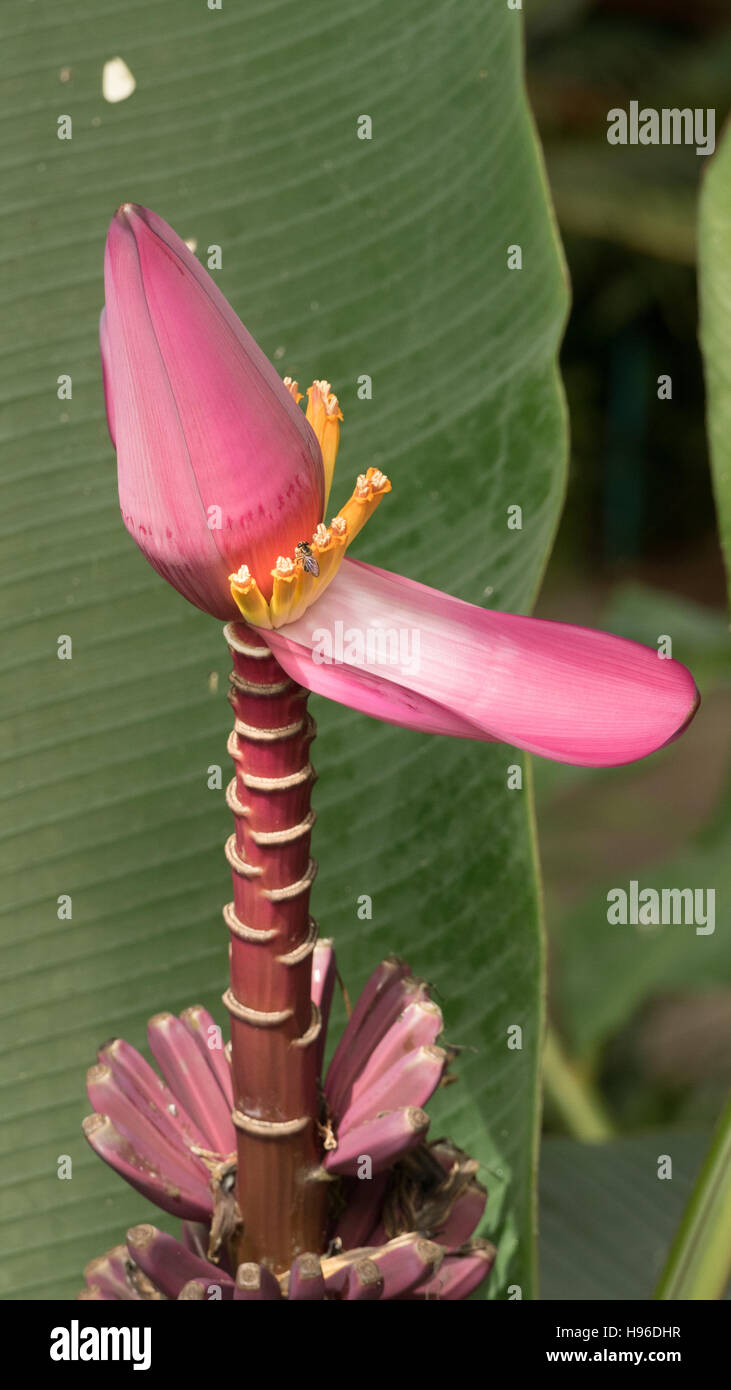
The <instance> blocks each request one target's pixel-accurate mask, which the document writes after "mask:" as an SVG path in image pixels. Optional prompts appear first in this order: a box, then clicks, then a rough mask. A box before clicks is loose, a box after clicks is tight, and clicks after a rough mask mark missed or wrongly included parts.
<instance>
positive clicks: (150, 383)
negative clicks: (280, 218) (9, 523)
mask: <svg viewBox="0 0 731 1390" xmlns="http://www.w3.org/2000/svg"><path fill="white" fill-rule="evenodd" d="M105 293H106V313H105V316H104V323H103V324H102V327H101V345H102V360H103V372H104V377H105V390H106V397H107V409H108V414H109V417H110V429H111V431H112V433H113V435H114V439H115V444H116V449H117V460H118V473H119V498H120V504H121V508H122V516H123V519H124V523H125V525H126V527H127V529H128V531H129V532H130V534H131V535H132V537H133V538H134V540H135V541H136V542H137V544H138V545H139V547H140V549H141V550H142V551H143V553H144V554H145V556H146V557H147V559H148V560H149V561H150V563H151V564H152V565H153V566H154V568H155V569H156V570H157V571H158V573H159V574H161V575H162V576H163V578H165V579H167V580H168V581H169V582H170V583H171V584H173V585H174V586H175V587H176V588H177V589H178V590H179V591H180V592H181V593H182V594H184V596H185V597H186V598H188V599H189V600H190V601H191V602H192V603H195V604H196V605H197V606H198V607H199V608H203V609H204V610H205V611H206V612H209V613H212V614H213V615H214V616H215V617H219V618H232V617H234V618H235V617H238V616H239V613H238V610H237V608H236V605H235V604H234V602H233V599H232V598H231V595H230V591H229V585H228V574H229V573H230V572H231V571H232V570H235V569H237V568H238V567H239V565H241V564H242V563H244V562H245V563H246V564H247V565H248V566H249V568H250V570H251V571H252V573H253V574H254V575H255V576H256V578H257V579H258V581H259V585H260V587H262V589H264V590H266V591H267V592H268V591H270V589H271V578H270V574H269V571H270V569H271V567H272V565H273V564H274V563H275V561H276V558H277V555H279V554H284V555H288V554H291V553H293V551H294V547H295V545H296V544H297V542H298V541H300V540H302V539H303V538H304V539H306V538H307V537H309V536H310V535H311V533H312V531H313V530H314V528H315V526H316V525H317V524H318V522H319V521H320V520H321V515H322V505H323V489H324V475H323V467H322V459H321V456H320V449H319V445H318V443H317V440H316V438H315V435H314V433H313V431H312V430H311V429H310V426H309V425H308V424H307V421H306V420H305V417H304V413H303V412H302V411H301V410H300V409H299V407H298V406H297V405H296V404H295V402H294V400H293V399H292V397H291V395H290V394H289V392H288V391H287V389H286V387H285V386H284V385H283V383H282V381H281V380H280V378H279V377H278V376H277V373H276V372H275V370H274V368H273V367H272V365H271V363H270V362H268V361H267V358H266V357H265V356H264V353H263V352H262V351H261V349H260V348H259V347H258V346H257V344H256V343H255V342H254V339H253V338H252V337H251V335H250V334H249V333H247V331H246V329H245V328H244V326H243V324H242V323H241V322H240V321H239V319H238V318H237V317H236V315H235V314H234V312H233V310H232V309H231V307H230V305H229V304H227V302H226V300H225V299H224V297H223V295H222V294H221V292H220V290H219V289H218V288H217V286H216V285H215V284H214V282H213V280H212V279H211V277H210V276H209V275H208V274H207V272H206V271H205V270H204V269H203V267H202V266H201V265H200V263H199V262H198V261H197V260H196V258H195V256H194V255H193V254H192V252H191V251H190V250H189V249H188V247H187V246H186V245H185V243H184V242H183V241H181V239H180V238H179V237H178V236H177V235H176V233H175V232H174V231H173V230H172V228H171V227H169V226H168V225H167V223H165V222H163V220H162V218H160V217H157V216H156V215H155V213H152V212H149V211H147V210H146V209H145V208H140V207H137V206H135V205H133V204H125V205H124V206H123V207H121V208H120V209H119V210H118V212H117V213H116V215H115V216H114V218H113V219H112V223H111V226H110V228H109V234H108V237H107V247H106V257H105ZM211 507H217V508H220V516H219V515H218V514H217V513H211V512H210V511H209V508H211ZM211 520H213V521H218V520H220V526H217V525H214V526H212V527H211V526H209V522H210V521H211Z"/></svg>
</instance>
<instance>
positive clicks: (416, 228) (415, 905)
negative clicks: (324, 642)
mask: <svg viewBox="0 0 731 1390" xmlns="http://www.w3.org/2000/svg"><path fill="white" fill-rule="evenodd" d="M3 28H4V36H3V74H2V79H1V80H0V89H1V95H0V108H1V112H2V144H1V146H0V148H1V149H2V165H3V200H2V218H3V235H2V241H1V243H0V275H1V276H2V279H1V281H0V298H1V300H2V316H1V322H2V330H1V332H2V341H1V343H0V353H1V354H2V373H1V378H0V380H1V384H0V434H1V435H2V440H3V445H4V462H3V468H2V477H1V478H0V487H1V488H2V512H1V515H0V530H1V531H2V544H3V554H4V565H3V574H2V580H1V582H0V603H1V609H0V625H1V628H2V642H3V671H2V676H1V677H0V711H1V712H2V724H1V733H2V744H1V746H0V758H1V759H2V766H3V779H2V791H1V792H0V796H1V797H2V804H3V809H4V816H3V823H2V838H1V841H0V875H1V877H2V890H1V902H2V918H1V922H2V933H3V945H2V964H1V967H0V969H1V977H2V986H1V988H0V994H1V996H2V997H1V999H0V1011H1V1013H2V1022H3V1032H2V1043H1V1046H2V1059H1V1064H0V1065H1V1070H0V1086H1V1087H2V1097H3V1099H2V1110H3V1116H4V1119H3V1125H2V1129H1V1131H0V1150H1V1153H0V1204H1V1205H0V1217H1V1220H2V1248H3V1260H2V1263H1V1265H0V1281H1V1284H2V1289H3V1291H4V1294H5V1296H6V1297H10V1298H47V1297H52V1296H58V1295H60V1296H68V1297H71V1296H73V1294H74V1292H75V1291H76V1289H77V1288H78V1287H79V1285H80V1283H81V1271H82V1267H83V1265H84V1263H85V1261H87V1260H88V1259H89V1258H91V1257H92V1256H93V1255H95V1254H97V1253H100V1252H101V1251H102V1250H103V1249H105V1248H107V1247H108V1246H109V1245H111V1244H114V1243H116V1242H118V1241H119V1240H120V1239H121V1238H123V1234H124V1231H125V1229H126V1227H127V1226H128V1225H129V1224H130V1223H131V1222H134V1221H139V1220H144V1219H148V1218H149V1216H150V1215H151V1214H152V1213H151V1212H150V1209H149V1208H148V1207H147V1205H146V1204H145V1203H144V1202H143V1200H142V1199H141V1198H138V1197H137V1195H136V1194H135V1193H133V1192H132V1191H131V1190H130V1189H128V1188H127V1187H126V1186H125V1185H124V1184H123V1183H122V1182H121V1180H119V1179H117V1178H116V1177H115V1176H114V1175H113V1174H112V1173H111V1172H110V1171H109V1170H108V1169H106V1168H105V1167H104V1166H103V1165H102V1164H101V1163H100V1162H99V1161H98V1160H97V1159H96V1158H95V1157H94V1156H93V1155H92V1154H91V1152H90V1151H89V1150H88V1149H87V1148H86V1147H85V1144H84V1141H83V1140H82V1137H81V1133H80V1129H79V1122H80V1120H81V1117H82V1115H83V1114H84V1113H85V1111H86V1109H87V1108H88V1106H87V1105H86V1103H85V1099H84V1084H83V1083H84V1071H85V1068H86V1066H87V1065H88V1064H90V1063H91V1062H92V1061H93V1060H94V1052H95V1047H96V1045H97V1044H98V1043H100V1042H101V1041H103V1040H104V1039H106V1038H107V1037H109V1036H110V1034H115V1033H119V1034H123V1035H124V1036H126V1037H127V1038H129V1039H130V1040H131V1041H133V1042H134V1043H135V1044H137V1045H141V1044H142V1041H143V1037H144V1021H145V1019H146V1017H147V1016H149V1015H150V1014H151V1013H153V1012H156V1011H159V1010H160V1009H163V1008H167V1009H171V1010H177V1009H179V1008H181V1007H183V1006H185V1005H187V1004H190V1003H192V1002H194V1001H196V1000H200V1001H201V1002H203V1003H205V1004H207V1005H208V1006H209V1007H211V1008H212V1009H213V1011H214V1013H216V1015H217V1016H219V1017H220V1016H221V1014H222V1008H221V1005H220V994H221V991H222V989H223V987H224V984H225V969H226V950H225V932H224V929H223V926H222V923H221V920H220V916H219V908H220V906H221V904H222V903H224V902H225V901H226V900H227V898H228V897H229V886H228V882H227V870H226V866H225V861H224V859H223V854H222V843H223V839H224V837H225V835H226V834H227V831H228V816H227V814H226V811H225V807H224V806H223V799H222V797H221V796H219V795H217V794H215V793H213V792H211V791H209V790H208V789H207V785H206V776H207V769H208V767H209V766H210V765H211V764H214V763H223V764H224V765H225V762H226V757H225V738H226V733H227V728H228V725H229V710H228V706H227V704H226V701H225V698H224V694H223V690H224V688H225V677H226V671H227V666H226V659H225V653H224V646H223V641H222V638H221V634H220V631H219V629H218V626H217V624H216V623H214V622H213V621H212V620H210V619H207V618H206V617H204V616H203V615H202V614H199V613H197V612H194V611H192V610H191V609H189V608H188V607H187V606H186V605H185V603H184V601H183V600H182V599H180V598H178V597H177V595H175V594H174V593H172V592H171V591H169V590H168V589H167V588H166V586H165V585H164V584H163V583H162V582H161V581H160V580H159V579H158V578H157V577H156V576H155V575H154V574H153V573H152V571H151V570H149V569H148V567H147V565H146V563H145V562H144V560H143V559H142V557H141V556H140V555H139V553H138V552H137V551H136V549H135V547H134V545H133V544H132V542H131V541H130V540H129V538H128V536H127V535H126V533H125V531H124V529H123V527H122V524H121V521H120V519H119V514H118V508H117V502H116V487H115V471H114V460H113V455H112V451H111V447H110V445H109V442H108V439H107V437H106V430H105V425H104V419H103V406H102V396H101V388H100V380H99V366H98V359H97V348H96V329H97V317H98V313H99V309H100V307H101V303H102V297H103V286H102V250H103V242H104V236H105V232H106V226H107V223H108V219H109V217H110V215H111V213H112V212H113V210H114V208H115V206H116V205H117V204H118V203H119V202H121V201H124V200H127V199H130V200H136V201H140V202H143V203H146V204H148V205H150V206H152V207H154V208H155V209H156V210H157V211H158V212H160V213H161V214H162V215H163V216H164V217H166V218H167V219H168V220H169V221H170V222H172V223H173V225H174V226H175V227H176V229H177V230H178V231H179V232H180V233H181V235H183V236H184V237H195V238H196V239H197V242H198V247H199V251H200V252H202V253H204V254H205V250H206V248H207V247H208V246H209V245H212V244H217V245H220V246H221V247H222V249H223V267H222V269H221V270H220V272H218V273H217V274H218V280H219V283H220V285H221V287H222V289H223V290H224V292H225V293H226V294H227V296H228V297H229V298H230V300H231V302H232V303H233V305H234V306H235V308H236V309H237V311H238V312H239V313H240V315H241V316H242V318H243V319H244V320H245V322H246V323H247V325H248V326H249V328H250V329H251V330H252V331H253V333H254V334H255V336H256V337H257V338H258V340H259V342H260V343H261V345H262V347H263V348H264V349H265V351H266V352H267V353H268V354H269V355H270V356H271V357H272V358H273V360H274V361H275V363H276V365H277V367H278V368H279V369H280V370H281V371H282V373H286V372H289V373H291V374H292V375H296V376H297V377H298V379H299V380H300V382H303V381H305V380H306V381H309V380H310V379H312V377H313V376H327V377H328V378H329V379H331V380H332V381H333V383H334V386H335V388H336V389H337V391H338V394H339V395H340V397H341V400H342V404H343V408H344V411H345V417H346V426H345V432H344V442H343V446H342V452H341V461H340V465H339V471H340V478H341V482H340V488H341V489H342V490H343V491H345V481H344V480H345V479H346V478H347V479H350V478H351V477H352V476H354V475H355V473H356V472H358V471H359V470H362V469H364V468H365V467H367V466H368V465H369V464H378V465H379V466H381V467H383V468H385V469H387V471H388V472H389V474H390V475H391V477H392V479H393V483H394V494H393V497H392V498H391V499H389V503H388V508H387V509H386V508H384V509H383V510H382V512H381V513H379V517H378V523H377V524H376V525H374V526H373V527H372V528H369V532H368V539H367V542H366V541H365V539H364V540H363V542H362V543H361V544H360V545H359V547H358V553H359V554H360V555H361V556H362V557H365V558H368V559H369V560H371V561H373V562H375V563H378V564H383V565H386V566H389V567H392V568H397V569H400V570H402V571H403V572H405V573H406V574H408V575H410V576H412V577H414V578H418V579H423V580H426V581H429V582H432V583H435V584H437V585H439V586H440V587H443V588H444V589H447V590H450V591H451V592H453V593H455V594H458V595H460V596H462V597H464V598H467V599H470V600H472V601H474V602H477V603H483V602H488V601H489V603H490V604H491V605H492V606H495V607H506V608H511V609H525V608H526V606H527V605H528V604H529V602H530V600H531V597H532V595H533V593H534V591H535V588H536V585H537V582H538V579H539V576H540V573H541V570H542V567H543V564H544V560H545V556H546V553H547V548H548V545H549V543H550V540H551V537H552V534H553V531H554V528H555V524H556V520H557V513H558V510H559V507H560V502H561V497H562V490H563V473H564V434H565V430H564V418H563V410H562V403H561V396H560V390H559V386H558V381H557V375H556V370H555V354H556V349H557V344H558V341H559V336H560V331H561V327H562V322H563V319H564V316H565V312H566V289H565V283H564V276H563V272H562V267H561V263H560V256H559V251H558V247H557V241H556V236H555V232H554V228H553V225H552V222H551V217H550V213H549V210H548V206H547V197H546V190H545V183H544V179H543V174H542V170H541V166H540V158H539V154H538V151H537V146H536V140H535V136H534V132H533V129H532V126H531V123H530V119H529V115H528V109H527V104H526V100H525V95H524V91H523V86H522V77H521V31H520V17H519V15H516V13H514V12H512V11H511V10H509V9H508V8H507V6H505V5H493V6H490V7H489V8H488V7H486V6H485V5H484V4H483V3H482V0H460V3H459V4H457V3H454V4H443V5H439V6H424V5H423V4H422V3H421V0H403V2H402V3H400V4H399V5H398V6H395V5H393V4H391V3H386V0H369V2H368V3H365V4H363V3H360V0H344V3H342V4H341V5H339V6H337V7H336V8H335V9H330V10H327V11H325V10H318V11H312V10H311V9H308V8H307V7H302V6H301V5H297V4H295V3H294V2H293V0H282V2H281V3H277V4H274V5H271V4H269V5H262V4H257V3H254V2H253V0H252V2H251V3H246V4H239V5H237V4H234V3H226V4H225V5H224V7H223V9H222V10H221V11H209V10H207V8H206V6H205V4H204V3H203V0H174V2H173V0H144V3H141V0H137V3H134V0H125V3H117V4H114V5H109V6H101V7H98V8H95V9H94V11H93V16H91V15H90V11H89V7H88V4H87V3H82V2H81V0H68V3H66V4H64V5H63V6H61V7H59V6H58V5H57V4H53V3H51V0H36V3H30V0H25V3H20V4H18V5H16V6H13V7H11V8H9V9H8V8H6V10H5V11H4V14H3ZM117 54H119V55H121V56H122V57H123V58H124V59H125V61H126V62H127V63H128V64H129V66H130V68H131V70H132V71H133V73H134V75H135V77H136V80H137V90H136V92H135V93H134V95H133V96H132V97H131V98H130V99H129V100H128V101H126V102H124V103H121V104H119V105H115V106H111V105H108V104H107V103H106V102H105V101H104V100H103V98H102V95H101V72H102V65H103V62H104V61H105V60H106V59H109V58H111V57H113V56H116V55H117ZM363 113H367V114H369V115H370V116H371V118H372V120H373V139H372V141H370V142H366V141H360V140H358V139H357V138H356V122H357V118H358V116H359V115H360V114H363ZM65 114H68V115H70V116H71V117H72V121H73V138H72V140H70V141H61V140H59V139H58V138H57V119H58V117H59V116H60V115H65ZM516 242H518V243H520V244H521V246H522V249H523V270H522V271H521V272H519V273H518V272H509V271H508V270H507V269H506V248H507V246H508V245H510V244H513V243H516ZM364 372H365V373H368V374H369V375H371V377H372V379H373V400H372V402H370V403H361V402H358V401H357V399H356V396H355V382H356V378H357V376H358V375H360V374H361V373H364ZM65 373H68V374H70V375H71V376H72V378H73V399H72V400H71V401H69V402H65V401H59V399H58V398H57V394H56V390H57V378H58V376H59V375H61V374H65ZM516 502H518V503H520V504H521V505H522V507H523V512H524V530H523V531H522V532H519V533H516V532H512V531H508V530H507V528H506V525H505V518H506V508H507V506H508V505H509V504H513V503H516ZM60 634H68V635H70V636H71V637H72V639H73V659H72V660H71V661H60V660H58V658H57V640H58V637H59V635H60ZM211 673H216V674H217V676H218V678H219V688H218V692H217V693H215V692H214V691H213V690H212V689H211V686H212V685H213V684H215V682H214V681H211ZM313 704H314V712H315V715H316V718H317V720H318V723H319V726H320V738H319V739H318V742H317V744H316V745H315V758H316V763H317V765H318V768H319V771H320V774H321V781H320V783H319V786H318V789H317V792H316V808H317V811H318V815H319V823H318V828H317V835H316V853H318V854H319V857H320V860H321V863H322V868H321V872H320V876H319V878H318V880H317V884H316V888H315V894H314V911H315V913H316V915H317V917H318V919H319V922H320V926H321V930H322V931H324V932H326V933H327V934H328V935H333V936H335V937H336V939H337V944H338V949H339V959H340V966H341V970H342V974H343V976H344V978H345V980H346V982H347V985H348V988H349V990H350V992H351V994H352V993H354V992H355V991H356V990H357V989H358V988H359V986H360V985H361V984H362V982H363V981H364V979H365V977H366V975H367V973H368V972H369V970H370V969H371V968H372V967H373V966H374V965H375V964H376V963H377V961H378V960H379V959H380V958H381V956H382V955H383V954H384V953H386V952H388V951H394V950H395V951H398V952H400V953H401V954H403V955H405V956H407V958H408V959H409V960H410V961H411V964H412V966H413V968H414V970H415V971H417V972H418V973H421V974H424V975H426V976H427V977H428V978H429V979H430V980H432V981H433V982H434V985H435V987H436V989H437V991H438V994H439V997H440V1000H441V1001H442V1003H443V1006H444V1010H445V1014H446V1019H447V1030H448V1038H449V1040H450V1041H451V1042H454V1043H459V1044H462V1045H463V1046H464V1047H465V1049H466V1050H465V1052H464V1053H463V1054H462V1056H461V1058H460V1063H459V1068H458V1070H459V1074H460V1084H459V1085H455V1086H452V1087H450V1088H448V1089H447V1090H446V1091H444V1092H443V1093H442V1094H441V1095H440V1096H439V1097H438V1098H437V1101H436V1103H435V1105H434V1107H433V1108H434V1114H435V1120H434V1124H433V1130H432V1132H433V1133H434V1134H437V1133H440V1132H445V1131H449V1132H451V1134H452V1135H453V1137H454V1138H455V1139H456V1140H457V1141H459V1142H461V1143H463V1144H464V1145H465V1146H468V1147H470V1148H471V1149H472V1150H473V1151H474V1152H475V1153H476V1154H477V1156H478V1157H479V1158H480V1160H481V1162H482V1164H483V1169H484V1176H485V1178H486V1180H487V1182H488V1185H489V1187H490V1192H491V1196H490V1203H489V1207H488V1211H489V1219H488V1222H487V1229H488V1230H489V1231H490V1232H491V1233H492V1234H493V1235H495V1236H497V1238H498V1239H499V1241H500V1255H499V1261H498V1267H497V1271H496V1274H495V1276H494V1277H493V1278H492V1280H491V1282H490V1287H489V1296H491V1297H493V1298H494V1297H505V1290H506V1287H507V1284H508V1283H509V1282H512V1283H519V1284H520V1285H521V1286H522V1288H523V1296H524V1297H529V1296H531V1292H532V1289H533V1276H534V1248H533V1230H532V1227H533V1211H532V1202H533V1199H532V1186H533V1177H534V1174H533V1167H534V1152H535V1144H536V1136H537V1087H536V1074H537V1058H538V1046H539V1039H540V1029H541V1016H542V1015H541V990H542V984H541V955H542V953H541V944H540V932H539V924H538V901H537V899H538V892H537V887H536V877H535V863H534V852H533V844H532V830H531V801H530V792H529V790H526V791H525V792H524V793H523V794H522V795H521V794H519V793H515V792H508V791H507V789H506V767H507V765H508V764H509V763H511V762H512V761H514V755H513V753H512V750H509V749H505V748H500V747H489V746H472V745H469V744H466V743H460V742H449V741H446V740H437V739H428V738H425V737H420V736H417V735H414V734H408V733H403V732H400V731H398V730H395V729H392V728H387V727H385V726H381V725H378V724H376V723H374V722H372V721H369V720H366V719H363V718H360V717H359V716H356V715H353V714H351V713H349V712H348V711H345V710H342V709H340V708H337V707H334V706H328V705H326V704H324V703H323V702H321V701H314V702H313ZM62 893H68V894H71V895H72V898H73V920H72V921H71V922H65V921H59V920H58V918H57V906H56V904H57V897H58V895H59V894H62ZM361 893H369V894H371V895H372V898H373V906H374V915H373V920H372V922H371V923H361V922H359V921H358V920H357V918H356V912H355V907H356V899H357V896H358V895H359V894H361ZM336 1021H342V1009H340V1012H339V1019H338V1020H336ZM515 1023H519V1024H521V1025H522V1027H523V1030H524V1046H523V1049H522V1051H509V1050H508V1049H507V1047H506V1030H507V1028H508V1026H509V1025H510V1024H515ZM62 1154H68V1155H70V1156H71V1158H72V1160H73V1179H72V1180H71V1181H60V1180H59V1179H58V1178H57V1176H56V1171H57V1162H58V1158H59V1156H60V1155H62Z"/></svg>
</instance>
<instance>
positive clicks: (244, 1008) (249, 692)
mask: <svg viewBox="0 0 731 1390" xmlns="http://www.w3.org/2000/svg"><path fill="white" fill-rule="evenodd" d="M225 636H226V640H227V642H228V645H229V648H230V651H231V655H232V657H233V667H234V669H233V672H232V674H231V689H230V694H229V700H230V702H231V704H232V706H233V710H234V715H235V723H234V729H233V732H232V734H231V737H230V739H229V745H228V746H229V752H230V754H231V756H232V758H233V760H234V763H235V767H236V775H235V777H234V779H233V781H232V782H231V783H230V785H229V787H228V790H227V793H226V800H227V802H228V805H229V807H230V808H231V810H232V812H233V815H234V820H235V827H236V828H235V832H234V834H233V835H232V836H231V837H230V839H229V840H228V841H227V844H226V857H227V859H228V861H229V864H230V865H231V870H232V874H233V889H234V899H233V903H230V904H229V905H228V906H227V907H226V908H225V909H224V920H225V922H226V925H227V927H228V929H229V933H230V936H231V947H230V960H231V986H230V989H228V990H227V992H226V994H225V996H224V1002H225V1004H226V1007H227V1008H228V1011H229V1014H230V1018H231V1063H232V1072H233V1083H234V1104H235V1109H234V1116H233V1118H234V1124H235V1125H236V1136H237V1159H238V1163H237V1179H236V1184H237V1185H236V1195H237V1200H238V1205H239V1209H240V1212H241V1215H242V1218H243V1232H242V1235H241V1238H240V1241H239V1248H238V1250H237V1259H238V1261H242V1260H243V1261H256V1262H258V1263H259V1264H263V1265H265V1266H266V1267H267V1268H269V1269H271V1270H273V1271H274V1272H275V1273H280V1272H281V1271H282V1270H284V1269H288V1268H289V1266H290V1265H291V1263H292V1261H293V1260H294V1259H295V1258H296V1256H297V1255H299V1254H301V1253H302V1252H304V1251H320V1250H322V1249H323V1248H324V1237H325V1227H326V1209H327V1179H326V1178H324V1176H323V1172H322V1169H321V1167H320V1159H321V1150H322V1145H321V1141H320V1136H319V1129H318V1123H317V1122H318V1110H319V1085H318V1083H319V1078H318V1055H319V1049H318V1045H317V1044H318V1037H319V1032H320V1019H319V1014H318V1011H317V1009H316V1008H315V1007H314V1005H313V1004H312V1002H311V998H310V991H311V976H312V950H313V947H314V944H315V940H316V937H317V927H316V925H315V922H314V921H313V919H312V918H311V917H310V914H309V899H310V887H311V884H312V880H313V878H314V875H315V865H314V863H313V862H312V860H311V859H310V832H311V828H312V821H313V819H314V817H313V814H312V812H311V811H310V795H311V791H312V784H313V782H314V780H315V774H314V772H313V769H312V766H311V764H310V761H309V748H310V744H311V742H312V739H313V738H314V736H315V725H314V722H313V720H312V718H311V717H310V715H309V714H308V713H307V691H306V690H303V689H302V688H301V687H300V686H298V685H296V684H295V683H294V682H293V681H291V680H290V679H289V677H288V676H287V675H286V673H285V671H283V670H282V667H281V666H280V665H279V663H278V662H277V661H276V660H275V658H274V657H273V656H272V654H271V652H270V651H269V648H268V647H267V646H266V645H265V644H264V642H263V640H262V639H261V637H259V635H258V634H257V633H256V632H255V631H254V630H253V629H252V628H250V627H248V626H247V625H246V624H245V623H229V624H228V626H227V627H226V629H225Z"/></svg>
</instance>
